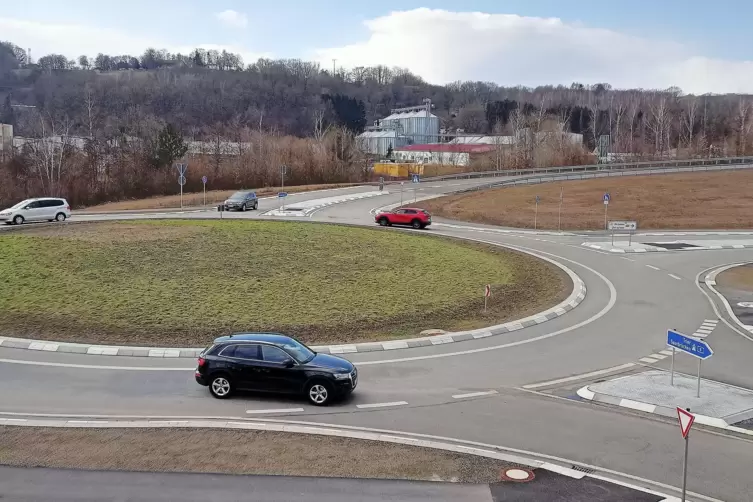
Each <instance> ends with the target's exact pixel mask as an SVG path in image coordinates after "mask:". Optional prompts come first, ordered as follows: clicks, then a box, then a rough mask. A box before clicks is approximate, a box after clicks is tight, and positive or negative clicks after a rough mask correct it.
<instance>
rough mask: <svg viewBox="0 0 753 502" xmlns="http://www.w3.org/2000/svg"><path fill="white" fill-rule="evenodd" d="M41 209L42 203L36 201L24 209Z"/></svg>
mask: <svg viewBox="0 0 753 502" xmlns="http://www.w3.org/2000/svg"><path fill="white" fill-rule="evenodd" d="M40 207H42V203H41V202H39V201H38V200H35V201H34V202H32V203H30V204H29V205H28V206H26V209H37V208H40Z"/></svg>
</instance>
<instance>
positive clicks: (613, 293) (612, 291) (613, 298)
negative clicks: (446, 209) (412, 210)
mask: <svg viewBox="0 0 753 502" xmlns="http://www.w3.org/2000/svg"><path fill="white" fill-rule="evenodd" d="M432 234H434V235H444V236H449V237H454V236H452V235H449V234H444V233H441V232H432ZM463 239H464V240H467V241H473V242H481V243H483V244H491V245H494V246H499V247H504V248H508V249H513V250H517V251H526V252H528V253H530V254H532V255H533V256H537V257H539V258H543V255H548V256H551V257H553V258H556V259H558V260H562V261H567V262H570V263H574V264H575V265H577V266H579V267H581V268H583V269H585V270H588V271H589V272H591V273H592V274H595V275H596V276H597V277H599V279H601V280H602V281H604V283H605V284H606V285H607V287H608V288H609V302H607V304H606V305H605V306H604V308H602V309H601V310H600V311H599V312H597V313H596V314H594V315H592V316H591V317H589V318H588V319H586V320H584V321H581V322H579V323H577V324H573V325H572V326H568V327H567V328H563V329H561V330H558V331H554V332H552V333H546V334H544V335H539V336H535V337H533V338H526V339H525V340H519V341H517V342H510V343H504V344H502V345H492V346H490V347H481V348H478V349H468V350H461V351H457V352H443V353H440V354H429V355H425V356H414V357H403V358H397V359H381V360H376V361H361V362H358V363H357V365H358V366H369V365H372V364H392V363H400V362H408V361H421V360H424V359H440V358H444V357H454V356H464V355H469V354H478V353H480V352H487V351H492V350H501V349H507V348H510V347H517V346H518V345H526V344H529V343H533V342H538V341H541V340H546V339H548V338H553V337H555V336H559V335H564V334H565V333H569V332H570V331H574V330H576V329H580V328H582V327H583V326H586V325H588V324H591V323H592V322H594V321H596V320H598V319H600V318H602V317H604V316H605V315H606V314H607V312H609V311H610V310H612V307H614V305H615V304H616V303H617V289H616V288H615V287H614V284H612V281H610V280H609V279H607V278H606V276H604V274H602V273H601V272H598V271H597V270H594V269H592V268H591V267H589V266H586V265H584V264H582V263H580V262H577V261H575V260H571V259H569V258H565V257H563V256H559V255H556V254H553V253H547V252H545V251H539V250H537V249H531V248H527V247H524V246H514V245H512V244H501V243H499V242H492V241H485V240H482V239H471V238H470V237H463Z"/></svg>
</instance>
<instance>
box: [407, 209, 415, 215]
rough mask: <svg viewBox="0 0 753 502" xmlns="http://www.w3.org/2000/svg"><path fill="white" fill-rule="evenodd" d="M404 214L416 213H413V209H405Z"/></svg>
mask: <svg viewBox="0 0 753 502" xmlns="http://www.w3.org/2000/svg"><path fill="white" fill-rule="evenodd" d="M405 214H416V211H414V210H413V209H406V210H405Z"/></svg>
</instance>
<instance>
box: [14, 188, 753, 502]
mask: <svg viewBox="0 0 753 502" xmlns="http://www.w3.org/2000/svg"><path fill="white" fill-rule="evenodd" d="M488 181H489V180H483V179H481V180H457V181H452V182H434V183H431V182H427V183H422V184H420V185H419V186H418V187H414V186H411V185H409V184H407V183H406V185H405V187H404V188H403V194H402V199H403V201H404V202H406V201H410V200H412V196H413V193H412V192H413V188H416V194H415V197H416V198H421V197H429V196H435V195H438V194H442V193H446V192H450V191H453V190H457V189H459V188H465V187H470V186H474V185H480V184H484V183H487V182H488ZM406 188H407V190H406ZM371 190H373V187H367V188H363V187H360V188H359V187H354V188H349V189H346V190H342V191H341V192H342V193H343V194H348V195H352V194H358V193H363V192H365V191H371ZM388 190H389V191H390V193H388V194H383V195H380V196H377V197H373V198H367V199H361V200H354V201H350V202H343V203H339V204H334V205H330V206H327V207H322V208H320V209H317V210H316V211H314V212H313V213H312V214H311V215H310V216H307V217H306V218H304V219H306V220H310V221H321V222H337V223H356V224H373V213H374V212H375V211H376V210H377V209H378V208H380V207H384V206H389V205H392V204H399V203H400V200H401V195H400V192H399V190H395V187H394V186H392V187H388ZM333 193H337V192H332V193H327V194H322V193H309V194H302V195H300V196H299V197H300V200H315V199H317V198H321V197H325V196H326V197H331V196H332V195H333ZM290 200H292V198H291V199H290ZM279 205H280V201H279V200H277V199H265V200H262V201H260V210H259V211H258V212H248V213H228V214H225V215H223V217H230V218H270V217H269V216H265V215H264V214H263V213H264V212H266V211H269V210H272V209H275V208H277V207H279ZM164 216H165V215H160V214H158V213H157V214H155V213H148V214H142V215H134V214H128V215H126V216H123V215H89V216H83V215H76V216H75V217H76V219H77V220H84V219H86V220H102V219H117V218H124V217H127V218H154V217H164ZM174 216H175V217H181V218H217V217H219V215H218V214H217V213H216V212H213V211H209V212H184V213H182V214H174ZM385 231H400V230H397V229H390V230H385ZM406 231H412V230H406ZM425 232H428V233H432V234H442V235H449V236H453V237H459V238H464V239H477V240H483V241H486V242H492V243H495V244H500V245H505V246H510V247H514V248H516V249H520V250H525V251H530V252H537V253H540V254H543V255H544V256H547V257H548V258H551V259H554V260H556V261H559V262H560V263H562V264H564V265H566V266H567V267H569V268H571V269H572V270H573V271H575V272H576V273H577V274H578V275H579V276H580V277H581V278H582V279H583V281H584V282H585V284H586V287H587V288H588V294H587V296H586V299H585V300H584V301H583V303H582V304H581V305H580V306H578V307H577V308H576V309H575V310H573V311H572V312H569V313H568V314H566V315H564V316H562V317H559V318H557V319H555V320H552V321H549V322H546V323H543V324H540V325H536V326H531V327H529V328H526V329H523V330H519V331H516V332H513V333H509V334H506V335H499V336H494V337H490V338H484V339H479V340H473V341H468V342H461V343H453V344H447V345H437V346H432V347H422V348H415V349H403V350H396V351H385V352H371V353H363V354H361V353H359V354H348V355H347V356H348V358H349V359H351V360H353V361H354V362H356V363H357V364H359V368H360V372H361V377H360V379H359V380H360V381H359V387H358V389H357V391H356V393H355V394H354V395H353V397H352V398H351V399H349V400H347V401H344V402H341V403H337V404H335V405H334V406H332V407H330V408H327V409H325V410H322V409H314V408H312V407H310V406H308V405H307V404H305V403H304V402H302V401H299V400H295V399H280V398H273V397H263V396H244V397H240V398H238V399H233V400H230V401H228V402H220V401H217V400H213V399H211V398H210V397H209V396H208V394H207V392H206V389H204V388H201V387H199V386H197V385H196V384H195V383H194V382H193V376H192V375H193V373H192V366H193V361H191V360H169V359H164V360H163V359H152V358H149V359H147V358H127V357H108V356H83V355H68V354H59V353H45V352H35V351H24V350H17V349H8V348H2V347H0V380H2V382H3V385H2V386H0V412H5V413H21V414H24V413H26V414H33V413H37V414H61V415H66V416H112V415H122V416H126V415H127V416H176V417H178V416H223V417H236V418H249V417H256V416H260V415H256V414H255V413H256V412H265V411H268V410H270V409H277V410H290V411H280V412H277V413H264V414H263V416H264V417H268V418H280V419H287V420H306V421H311V422H320V423H329V424H339V425H348V426H360V427H372V428H380V429H389V430H400V431H408V432H413V433H421V434H431V435H436V436H444V437H452V438H460V439H465V440H470V441H477V442H482V443H486V444H494V445H501V446H506V447H511V448H517V449H520V450H523V451H525V452H526V454H530V455H531V456H534V457H536V456H537V455H539V456H540V455H551V456H555V457H558V458H561V459H569V460H572V461H576V462H581V463H585V464H589V465H593V466H595V467H598V468H601V469H609V470H613V471H617V472H618V473H621V474H622V475H625V476H628V477H630V476H632V477H636V478H640V479H642V480H646V482H649V481H650V482H654V483H660V484H662V485H668V486H666V487H664V488H663V489H664V490H665V491H666V492H669V493H672V494H675V495H676V492H674V491H673V490H672V488H671V487H677V486H679V484H680V482H681V456H682V447H683V444H682V439H681V437H680V434H679V430H678V427H677V425H676V423H675V422H674V421H672V420H665V419H661V418H655V417H649V416H647V415H642V414H640V413H638V412H630V411H626V410H625V409H622V408H620V409H616V408H610V407H606V406H603V405H598V404H593V403H591V402H583V401H580V400H578V399H577V398H574V396H571V397H573V398H572V399H567V398H558V397H553V396H550V395H544V394H541V393H538V392H537V391H536V390H535V388H534V389H524V388H523V387H524V386H529V385H536V384H546V383H547V382H549V381H553V382H554V383H552V385H553V386H556V385H557V383H556V382H557V381H558V380H561V379H567V382H566V385H575V386H578V385H580V386H582V385H586V384H587V383H590V382H593V381H595V380H597V379H601V378H609V377H610V376H611V375H613V374H618V373H619V370H617V369H615V368H619V367H620V366H621V365H625V364H628V363H634V364H635V363H637V362H638V361H639V359H641V358H643V357H645V356H648V355H650V354H652V353H654V352H657V351H659V350H662V349H664V340H665V336H666V335H665V334H666V330H667V329H668V328H674V329H678V330H680V331H682V332H686V333H693V332H694V331H695V330H696V329H697V328H698V327H699V326H700V325H701V324H702V323H703V321H704V320H706V319H716V318H717V314H716V313H715V310H714V307H713V306H712V303H711V302H710V301H709V299H708V298H707V297H706V296H705V295H704V294H703V292H702V290H701V288H700V287H699V285H698V283H697V276H698V274H700V273H702V272H704V271H705V270H707V269H709V268H712V267H717V266H722V265H725V264H728V263H737V262H741V261H746V260H750V256H751V252H750V250H745V249H740V250H709V251H678V252H671V251H670V252H665V253H642V254H631V255H616V254H610V253H605V252H601V251H598V250H594V249H590V248H587V247H584V246H582V243H583V242H586V241H588V240H589V239H590V240H593V239H595V238H601V239H602V240H606V239H605V238H604V237H603V236H601V237H599V236H595V237H594V236H593V234H588V235H586V234H581V235H578V234H563V235H552V234H549V233H546V234H533V233H530V232H523V231H511V232H502V231H499V229H497V228H494V227H488V226H484V225H477V224H465V223H459V222H446V221H435V224H434V225H433V226H432V227H431V228H430V229H428V230H426V231H425ZM740 238H743V237H740V236H719V235H715V236H713V237H711V236H695V237H693V239H714V240H724V239H727V240H729V241H730V242H733V239H740ZM747 238H750V237H747ZM636 239H637V242H652V241H655V240H656V239H657V237H655V236H641V235H638V236H636ZM662 239H665V240H671V239H672V237H671V236H670V237H662ZM707 341H708V342H709V343H710V344H711V346H712V347H713V348H714V350H715V356H714V357H713V358H712V359H711V360H709V361H708V362H706V363H704V376H705V377H707V378H712V379H715V380H719V381H722V382H727V383H731V384H735V385H739V386H743V387H748V388H753V371H751V370H750V360H751V356H753V342H751V341H750V340H748V339H746V338H744V337H742V336H741V335H740V334H738V333H737V332H735V331H734V330H733V329H731V328H729V327H728V326H726V325H725V324H724V323H719V324H718V325H717V327H716V329H715V330H714V331H713V332H712V334H711V335H710V336H709V337H708V338H707ZM688 359H689V358H688ZM20 362H21V363H27V364H19V363H20ZM676 362H677V364H678V367H677V369H678V370H680V371H687V372H689V373H692V372H693V371H694V369H695V363H694V362H693V361H692V360H684V359H683V358H678V359H677V361H676ZM35 363H42V365H38V364H35ZM668 364H669V361H668V360H665V361H662V362H659V363H656V364H655V365H654V366H657V367H663V368H666V367H667V366H668ZM593 372H598V376H588V375H587V374H589V373H593ZM581 375H585V376H582V377H579V376H581ZM564 384H565V383H563V385H564ZM477 393H484V394H483V395H476V396H473V397H464V396H467V395H468V394H477ZM573 394H574V393H573ZM385 403H389V406H384V407H376V408H374V407H363V406H364V405H367V406H368V405H373V404H385ZM359 406H360V407H359ZM293 410H296V411H293ZM249 412H250V413H249ZM5 416H11V415H5ZM751 458H753V441H750V440H746V439H742V438H739V437H735V436H731V435H727V434H723V433H720V432H717V431H715V430H711V429H704V428H702V427H698V428H697V429H696V430H695V431H694V435H693V450H692V451H691V460H690V475H689V479H688V484H689V489H690V490H692V491H694V492H697V493H700V494H703V495H704V496H706V497H707V498H705V499H703V500H711V499H719V500H726V501H741V502H742V501H748V500H750V493H753V479H752V478H751V477H750V475H749V470H750V459H751ZM113 482H114V481H113ZM655 486H658V485H655ZM356 493H360V492H356ZM435 498H436V499H437V500H442V498H441V495H437V497H435ZM265 500H266V499H265ZM269 500H275V499H269ZM327 500H338V499H336V498H328V499H327ZM348 500H356V499H354V498H352V497H351V498H349V499H348ZM363 500H369V499H363ZM380 500H382V499H380ZM400 500H411V499H410V498H404V499H400ZM417 500H421V499H417ZM455 500H466V499H464V498H462V497H460V498H456V499H455ZM499 500H504V499H499ZM542 500H547V499H546V498H542ZM699 500H701V499H699Z"/></svg>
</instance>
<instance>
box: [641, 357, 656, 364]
mask: <svg viewBox="0 0 753 502" xmlns="http://www.w3.org/2000/svg"><path fill="white" fill-rule="evenodd" d="M638 360H639V361H640V362H642V363H646V364H653V363H655V362H657V360H656V359H652V358H650V357H641V358H640V359H638Z"/></svg>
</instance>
